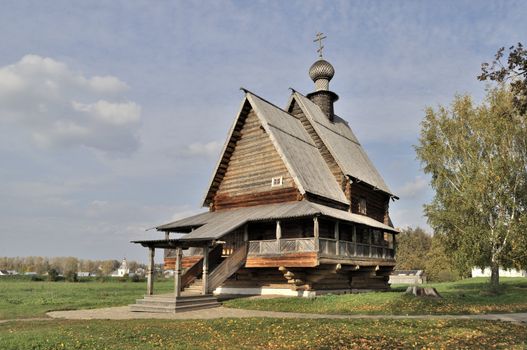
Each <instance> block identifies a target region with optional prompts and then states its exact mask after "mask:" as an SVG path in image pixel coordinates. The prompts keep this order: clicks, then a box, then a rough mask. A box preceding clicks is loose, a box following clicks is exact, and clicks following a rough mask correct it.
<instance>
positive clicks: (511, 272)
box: [472, 267, 527, 277]
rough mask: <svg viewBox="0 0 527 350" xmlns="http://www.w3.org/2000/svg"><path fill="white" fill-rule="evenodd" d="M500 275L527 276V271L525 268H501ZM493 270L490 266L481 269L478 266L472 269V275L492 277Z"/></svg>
mask: <svg viewBox="0 0 527 350" xmlns="http://www.w3.org/2000/svg"><path fill="white" fill-rule="evenodd" d="M499 273H500V277H527V271H525V270H516V269H506V270H504V269H502V268H500V270H499ZM490 275H491V271H490V267H486V268H485V269H480V268H478V267H474V268H473V269H472V277H490Z"/></svg>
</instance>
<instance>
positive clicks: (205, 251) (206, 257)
mask: <svg viewBox="0 0 527 350" xmlns="http://www.w3.org/2000/svg"><path fill="white" fill-rule="evenodd" d="M201 280H202V282H203V291H202V293H201V294H203V295H205V294H208V293H209V245H208V244H206V245H205V246H204V247H203V276H202V277H201Z"/></svg>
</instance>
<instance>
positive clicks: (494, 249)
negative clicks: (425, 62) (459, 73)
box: [416, 85, 527, 289]
mask: <svg viewBox="0 0 527 350" xmlns="http://www.w3.org/2000/svg"><path fill="white" fill-rule="evenodd" d="M514 104H515V99H514V94H513V93H512V92H511V91H510V88H509V87H508V86H505V85H502V86H500V87H498V88H495V89H492V90H489V91H488V94H487V96H486V99H485V101H484V102H483V103H482V104H481V105H479V106H477V105H474V103H473V102H472V99H471V98H470V97H469V96H457V97H456V98H455V99H454V101H453V103H452V105H451V106H450V107H449V108H446V107H439V108H438V109H436V110H434V109H432V108H428V109H427V110H426V115H425V118H424V120H423V122H422V129H421V134H420V138H419V144H418V145H417V146H416V151H417V157H418V158H419V159H420V161H421V163H422V165H423V169H424V171H425V172H426V173H428V174H430V175H431V185H432V188H433V189H434V190H435V196H434V198H433V200H432V202H431V203H430V204H428V205H425V214H426V215H427V217H428V221H429V223H430V225H431V226H432V227H433V228H434V230H435V231H436V232H440V233H441V234H443V235H444V237H445V242H446V244H447V249H448V252H449V253H450V254H452V255H453V258H454V260H455V261H456V262H457V263H458V264H459V265H463V266H461V267H464V268H466V267H474V266H478V267H489V266H490V268H491V271H492V275H491V280H490V283H491V287H493V288H494V289H497V288H498V286H499V267H500V266H502V267H506V268H508V267H517V268H526V267H527V217H526V216H527V121H526V119H527V118H526V115H525V113H521V112H520V111H519V110H518V109H517V108H515V105H514Z"/></svg>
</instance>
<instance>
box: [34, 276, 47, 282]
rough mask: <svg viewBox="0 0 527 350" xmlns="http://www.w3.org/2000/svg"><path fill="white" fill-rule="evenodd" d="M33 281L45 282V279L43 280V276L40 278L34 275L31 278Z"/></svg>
mask: <svg viewBox="0 0 527 350" xmlns="http://www.w3.org/2000/svg"><path fill="white" fill-rule="evenodd" d="M31 281H33V282H42V281H44V278H42V276H40V275H32V276H31Z"/></svg>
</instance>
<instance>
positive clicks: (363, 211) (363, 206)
mask: <svg viewBox="0 0 527 350" xmlns="http://www.w3.org/2000/svg"><path fill="white" fill-rule="evenodd" d="M359 214H364V215H366V214H367V207H366V198H364V197H361V198H360V199H359Z"/></svg>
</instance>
